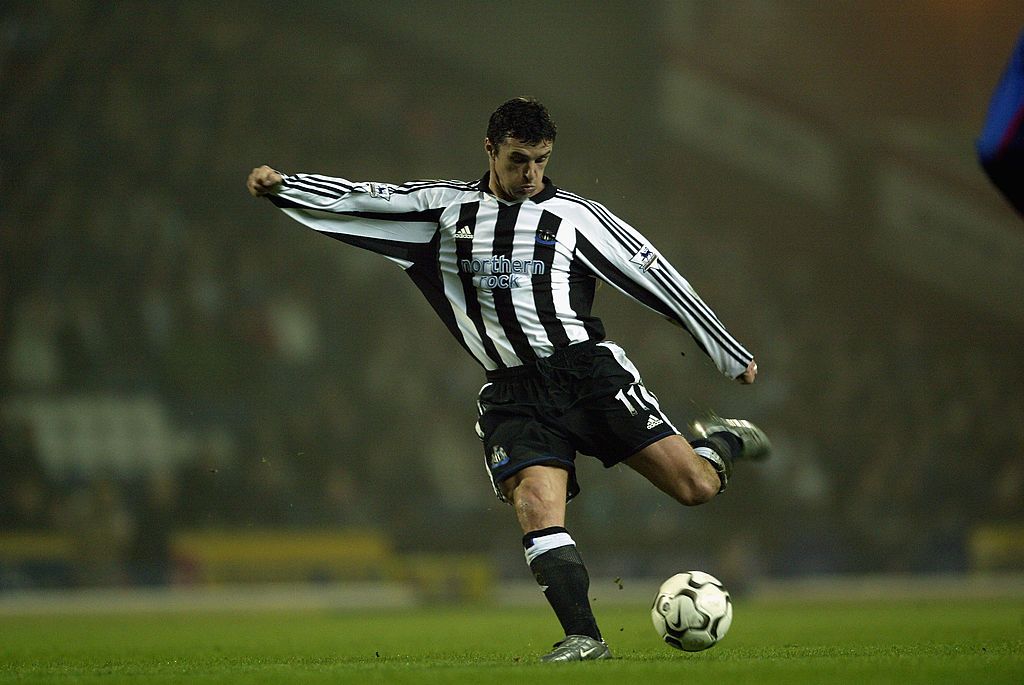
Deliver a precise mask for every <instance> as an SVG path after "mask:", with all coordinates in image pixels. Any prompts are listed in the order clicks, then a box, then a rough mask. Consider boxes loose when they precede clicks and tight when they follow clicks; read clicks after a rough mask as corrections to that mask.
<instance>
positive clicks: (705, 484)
mask: <svg viewBox="0 0 1024 685" xmlns="http://www.w3.org/2000/svg"><path fill="white" fill-rule="evenodd" d="M693 430H694V432H695V433H696V434H697V435H698V436H699V437H698V438H696V439H695V440H693V441H692V442H687V441H686V440H684V439H683V438H682V437H680V436H679V435H670V436H668V437H666V438H662V439H661V440H658V441H657V442H655V443H652V444H650V445H648V446H647V447H645V448H643V449H641V450H640V451H639V452H637V453H636V454H633V455H632V456H630V457H628V458H626V459H625V460H624V462H623V463H625V464H626V465H627V466H629V467H630V468H632V469H633V470H634V471H636V472H637V473H639V474H641V475H642V476H644V477H645V478H647V480H649V481H651V482H652V483H653V484H654V485H655V486H657V487H658V489H660V490H661V491H662V492H665V493H666V494H668V495H670V496H672V497H673V498H675V499H676V500H677V501H679V502H681V503H682V504H685V505H690V506H692V505H696V504H703V503H704V502H707V501H708V500H710V499H711V498H712V497H714V496H715V495H716V494H717V493H719V492H721V491H722V490H725V487H726V485H727V484H728V482H729V476H730V474H731V473H732V465H733V462H734V461H736V460H737V459H753V460H760V459H764V458H765V457H767V456H768V454H769V452H770V450H771V444H770V443H769V442H768V438H767V437H766V436H765V434H764V432H763V431H762V430H761V429H760V428H758V427H757V426H755V425H754V424H752V423H750V422H749V421H743V420H740V419H722V418H720V417H717V416H710V417H708V418H707V419H705V420H703V421H700V422H695V423H694V424H693Z"/></svg>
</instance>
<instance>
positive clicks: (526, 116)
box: [487, 98, 558, 147]
mask: <svg viewBox="0 0 1024 685" xmlns="http://www.w3.org/2000/svg"><path fill="white" fill-rule="evenodd" d="M556 133H558V127H557V126H555V122H553V121H552V120H551V115H549V114H548V108H547V107H545V106H544V105H542V104H541V103H540V102H538V101H537V100H536V99H534V98H512V99H511V100H509V101H507V102H504V103H502V105H501V106H500V107H498V109H496V110H494V113H493V114H492V115H491V119H490V121H488V122H487V138H488V139H489V140H490V141H491V143H492V144H493V145H494V146H495V147H497V146H499V145H501V144H502V143H504V142H505V139H506V138H515V139H516V140H521V141H523V142H524V143H526V144H528V145H537V144H538V143H541V142H543V141H545V140H550V141H552V142H554V140H555V134H556Z"/></svg>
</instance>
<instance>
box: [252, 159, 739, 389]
mask: <svg viewBox="0 0 1024 685" xmlns="http://www.w3.org/2000/svg"><path fill="white" fill-rule="evenodd" d="M545 182H546V184H547V187H546V188H545V189H544V191H542V192H541V193H540V194H539V195H537V196H535V197H533V198H531V199H529V200H526V201H524V202H504V201H501V200H498V199H497V198H495V197H494V195H492V194H491V193H490V192H489V191H488V189H487V177H484V179H482V180H480V181H476V182H465V181H415V182H410V183H404V184H402V185H389V184H382V183H374V182H353V181H349V180H346V179H340V178H332V177H329V176H321V175H309V174H298V175H287V176H285V178H284V182H283V184H282V189H281V191H280V193H278V194H277V195H274V196H272V197H271V199H272V200H273V201H274V203H275V204H277V205H278V206H279V207H281V208H282V209H283V210H284V211H285V212H287V213H288V214H289V215H290V216H292V217H293V218H295V219H297V220H298V221H300V222H302V223H303V224H305V225H307V226H309V227H310V228H313V229H315V230H317V231H319V232H321V233H324V234H326V235H329V236H331V237H333V238H336V239H338V240H341V241H343V242H347V243H350V244H352V245H356V246H357V247H362V248H364V249H368V250H372V251H374V252H377V253H380V254H383V255H384V256H386V257H388V258H389V259H392V260H393V261H395V262H396V263H398V264H399V265H400V266H402V268H404V269H405V270H406V273H407V274H408V275H409V276H410V277H411V278H412V280H413V281H414V282H415V283H416V285H417V287H418V288H419V289H420V291H421V292H422V293H423V294H424V296H425V297H426V298H427V300H428V301H429V302H430V304H431V306H432V307H433V308H434V310H435V311H436V312H437V313H438V315H439V316H440V317H441V319H442V320H443V321H444V323H445V325H446V326H447V327H448V329H449V331H451V333H452V335H454V336H455V338H456V339H457V340H458V341H459V343H460V344H461V345H462V346H463V347H464V348H465V349H466V350H467V351H468V352H469V353H470V354H471V355H472V356H473V357H474V358H475V359H476V360H477V361H478V362H479V363H480V364H481V365H483V366H484V368H486V369H499V368H506V367H514V366H519V365H522V364H525V363H529V362H531V361H533V360H535V359H538V358H543V357H546V356H548V355H550V354H551V353H552V352H553V351H554V350H556V349H559V348H562V347H566V346H567V345H570V344H572V343H575V342H582V341H585V340H601V339H603V338H604V327H603V325H602V324H601V321H600V320H599V319H598V318H597V317H595V316H593V315H592V314H591V309H592V306H593V301H594V293H595V286H596V280H597V279H601V280H604V281H607V282H608V283H610V284H611V285H613V286H614V287H616V288H618V289H619V290H621V291H622V292H624V293H626V294H627V295H629V296H630V297H632V298H634V299H636V300H637V301H639V302H641V303H643V304H644V305H646V306H647V307H650V308H651V309H652V310H654V311H656V312H658V313H660V314H662V315H663V316H665V317H667V318H668V319H670V320H672V321H674V322H675V323H677V324H679V325H680V326H682V327H684V328H685V329H686V330H688V331H689V332H690V334H691V335H692V336H693V337H694V339H695V340H696V342H697V344H698V345H699V346H700V347H701V349H703V350H704V351H705V352H706V353H707V354H708V355H709V356H710V357H711V358H712V360H713V361H714V362H715V364H716V365H717V366H718V368H719V369H720V370H721V371H722V372H723V373H726V374H728V375H730V376H732V377H735V376H738V375H739V374H741V373H742V372H743V370H744V369H745V368H746V366H747V364H748V363H749V362H750V360H751V359H752V356H751V355H750V353H749V352H747V351H746V350H745V349H744V348H743V346H742V345H740V343H739V342H737V341H736V340H735V339H734V338H733V337H732V336H731V335H730V334H729V333H728V331H726V329H725V327H724V326H723V325H722V323H721V322H720V321H719V319H718V317H717V316H715V314H714V312H713V311H712V310H711V309H710V308H709V307H708V306H707V305H706V304H705V303H704V302H703V301H702V300H701V299H700V298H699V297H698V296H697V294H696V293H695V292H694V291H693V289H692V288H691V287H690V284H689V283H687V281H686V280H685V279H684V278H683V277H682V276H681V275H679V273H678V272H677V271H676V270H675V269H674V268H672V266H671V265H670V264H669V263H668V262H667V261H665V259H664V258H663V257H661V256H660V254H659V255H658V259H657V261H656V262H655V263H654V264H653V265H651V267H650V268H646V269H642V268H641V267H640V265H638V264H636V263H634V262H632V261H631V260H632V259H634V257H635V255H637V254H638V253H639V252H640V251H642V250H645V249H646V250H653V247H652V246H651V245H650V244H649V243H648V242H647V241H646V239H645V238H644V237H643V236H642V235H641V234H640V233H639V232H637V231H636V230H635V229H634V228H632V227H631V226H629V225H628V224H626V223H624V222H623V221H621V220H620V219H618V218H617V217H616V216H615V215H613V214H612V213H611V212H609V211H608V210H607V209H606V208H605V207H604V206H602V205H601V204H599V203H597V202H593V201H591V200H588V199H586V198H583V197H580V196H579V195H575V194H573V193H570V192H567V191H564V190H560V189H557V188H555V186H554V185H553V184H551V182H550V181H549V180H546V181H545Z"/></svg>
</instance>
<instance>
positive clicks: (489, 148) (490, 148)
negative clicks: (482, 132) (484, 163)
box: [484, 138, 498, 157]
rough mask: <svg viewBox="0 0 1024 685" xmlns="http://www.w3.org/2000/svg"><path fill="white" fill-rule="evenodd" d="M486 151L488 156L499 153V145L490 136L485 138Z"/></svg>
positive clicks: (494, 155)
mask: <svg viewBox="0 0 1024 685" xmlns="http://www.w3.org/2000/svg"><path fill="white" fill-rule="evenodd" d="M484 151H485V152H486V153H487V156H488V157H496V156H497V154H498V147H497V146H496V145H495V144H494V143H492V142H491V139H490V138H484Z"/></svg>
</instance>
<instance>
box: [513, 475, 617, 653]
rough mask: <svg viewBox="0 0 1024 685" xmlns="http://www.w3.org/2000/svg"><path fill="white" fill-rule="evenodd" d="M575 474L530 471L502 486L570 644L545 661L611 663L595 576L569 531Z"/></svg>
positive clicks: (560, 645) (539, 581) (559, 644)
mask: <svg viewBox="0 0 1024 685" xmlns="http://www.w3.org/2000/svg"><path fill="white" fill-rule="evenodd" d="M568 483H569V472H568V471H567V470H565V469H563V468H560V467H558V466H528V467H526V468H524V469H522V470H521V471H517V472H516V473H514V474H512V475H511V476H509V477H508V478H507V479H506V480H504V481H502V482H501V483H500V488H501V492H502V494H503V495H504V497H505V499H507V500H508V501H509V502H510V503H511V504H512V506H513V507H514V508H515V512H516V518H517V519H518V520H519V525H520V527H521V528H522V531H523V549H524V552H525V554H526V562H527V564H528V565H529V567H530V570H531V571H532V572H533V576H534V578H535V579H536V581H537V584H538V585H540V587H541V590H542V591H543V592H544V596H545V598H547V600H548V604H550V605H551V608H552V610H554V612H555V616H557V617H558V621H559V623H560V624H561V625H562V629H563V630H564V631H565V639H563V640H560V641H559V642H557V643H555V645H554V649H553V650H552V651H551V652H550V653H549V654H546V655H544V656H542V657H541V661H546V662H562V661H589V660H592V659H608V658H611V650H609V649H608V645H606V644H605V642H604V640H602V639H601V631H600V629H599V628H598V627H597V619H596V618H595V617H594V612H593V609H592V608H591V606H590V596H589V595H590V575H589V574H588V573H587V567H586V565H585V564H584V563H583V559H582V557H580V553H579V551H578V550H577V549H576V542H575V541H574V540H573V539H572V537H571V536H570V535H569V531H568V530H566V528H565V503H566V492H567V488H568Z"/></svg>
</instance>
